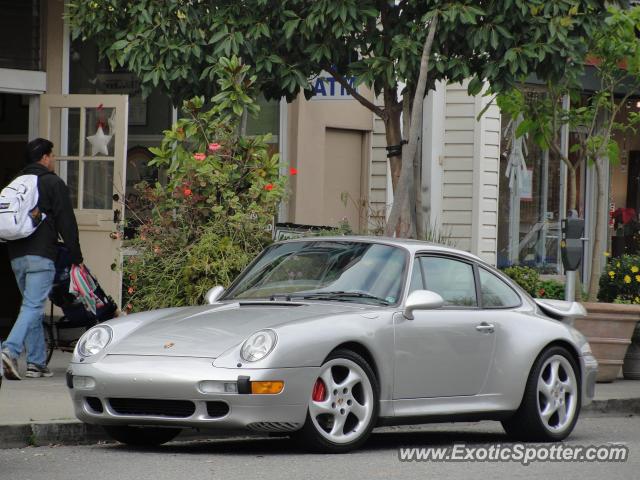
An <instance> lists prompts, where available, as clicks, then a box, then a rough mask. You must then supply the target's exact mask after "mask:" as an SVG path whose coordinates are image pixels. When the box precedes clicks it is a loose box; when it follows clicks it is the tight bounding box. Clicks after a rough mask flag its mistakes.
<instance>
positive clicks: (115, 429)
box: [102, 425, 182, 447]
mask: <svg viewBox="0 0 640 480" xmlns="http://www.w3.org/2000/svg"><path fill="white" fill-rule="evenodd" d="M102 428H104V430H105V431H106V432H107V434H108V435H109V436H110V437H111V438H113V439H114V440H117V441H118V442H120V443H124V444H127V445H131V446H135V447H155V446H158V445H162V444H163V443H167V442H170V441H171V440H173V439H174V438H176V436H178V434H179V433H180V432H181V431H182V429H181V428H163V427H130V426H112V425H111V426H106V425H104V426H103V427H102Z"/></svg>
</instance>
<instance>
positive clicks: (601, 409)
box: [581, 398, 640, 417]
mask: <svg viewBox="0 0 640 480" xmlns="http://www.w3.org/2000/svg"><path fill="white" fill-rule="evenodd" d="M581 413H582V414H584V415H585V416H586V417H597V416H605V415H609V416H613V415H618V416H619V415H625V416H626V415H640V398H609V399H607V400H593V401H592V402H591V404H589V405H587V406H586V407H584V408H583V409H582V412H581Z"/></svg>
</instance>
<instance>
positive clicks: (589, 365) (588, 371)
mask: <svg viewBox="0 0 640 480" xmlns="http://www.w3.org/2000/svg"><path fill="white" fill-rule="evenodd" d="M580 368H581V370H582V406H583V407H584V406H586V405H589V404H590V403H591V401H592V400H593V397H594V395H595V391H596V376H597V374H598V361H597V360H596V359H595V357H593V355H583V356H581V357H580Z"/></svg>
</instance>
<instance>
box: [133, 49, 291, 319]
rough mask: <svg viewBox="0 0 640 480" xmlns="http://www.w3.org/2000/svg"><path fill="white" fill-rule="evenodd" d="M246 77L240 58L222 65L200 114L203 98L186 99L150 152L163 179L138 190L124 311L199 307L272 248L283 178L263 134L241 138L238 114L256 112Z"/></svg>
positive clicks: (251, 82) (277, 158) (250, 79)
mask: <svg viewBox="0 0 640 480" xmlns="http://www.w3.org/2000/svg"><path fill="white" fill-rule="evenodd" d="M247 71H248V67H246V66H243V65H241V64H240V62H239V61H238V60H237V59H231V60H228V59H221V61H220V64H219V71H218V75H219V84H220V86H221V93H220V94H218V95H217V96H216V97H214V98H213V99H212V104H213V106H212V107H210V108H205V102H204V99H203V98H194V99H191V100H188V101H186V102H185V103H184V106H183V112H184V117H183V118H181V119H179V120H178V121H177V123H176V124H174V125H173V127H172V129H171V130H168V131H165V132H164V139H163V141H162V144H161V145H160V147H159V148H152V149H150V150H151V152H152V153H153V154H154V155H155V158H154V159H153V160H152V161H151V162H150V165H155V166H157V167H160V168H161V169H163V170H164V171H165V172H166V173H167V176H168V178H167V181H166V183H162V184H161V183H159V182H158V183H156V184H155V185H148V184H146V183H142V184H140V185H138V186H137V191H138V195H139V203H140V206H139V208H140V211H144V212H146V215H144V216H140V215H138V216H137V222H138V224H139V226H138V230H137V235H136V236H135V238H133V239H131V240H130V241H128V244H127V246H128V247H129V250H130V251H131V252H133V255H131V256H128V257H127V259H126V260H125V262H124V267H123V269H124V281H125V298H126V302H125V303H126V308H127V310H130V311H141V310H148V309H154V308H161V307H168V306H182V305H193V304H197V303H201V302H202V299H203V296H204V294H205V293H206V291H207V290H208V289H209V288H211V287H213V286H215V285H223V286H228V284H229V283H230V282H231V280H232V279H233V278H234V277H235V276H236V275H237V274H238V273H239V272H240V271H241V270H242V269H243V268H244V267H245V266H246V265H247V263H248V262H249V261H250V260H251V259H252V258H254V257H255V255H256V254H257V253H259V252H260V251H261V250H262V248H264V246H265V245H266V244H267V243H269V242H270V241H271V234H270V233H269V231H268V230H269V227H270V226H271V225H272V222H273V219H274V215H275V213H276V209H277V206H278V204H279V202H280V200H281V199H282V198H283V196H284V194H285V186H286V176H285V177H283V176H280V173H279V172H280V161H279V157H278V155H272V154H270V152H269V148H268V147H269V145H268V143H267V141H268V139H269V136H268V135H258V136H254V137H246V136H242V135H240V134H239V133H238V132H239V131H240V128H239V127H240V121H241V117H242V114H243V112H244V111H249V112H252V111H253V112H255V111H256V108H257V106H256V104H255V103H254V101H253V99H252V98H251V97H250V96H249V95H248V94H247V91H250V88H251V85H252V84H253V81H254V79H253V78H250V77H249V76H248V74H247ZM295 173H297V172H295ZM291 174H293V172H291ZM133 213H134V216H135V213H136V212H133Z"/></svg>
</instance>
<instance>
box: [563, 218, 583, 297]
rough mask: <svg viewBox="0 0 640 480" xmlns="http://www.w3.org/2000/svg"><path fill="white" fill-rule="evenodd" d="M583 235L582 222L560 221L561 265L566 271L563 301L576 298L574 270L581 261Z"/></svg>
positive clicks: (571, 219)
mask: <svg viewBox="0 0 640 480" xmlns="http://www.w3.org/2000/svg"><path fill="white" fill-rule="evenodd" d="M583 235H584V220H581V219H579V218H566V219H564V220H562V241H561V242H560V250H561V251H562V264H563V265H564V269H565V271H566V276H567V283H566V285H565V289H564V299H565V300H567V301H569V302H573V301H574V300H575V297H576V270H578V267H579V266H580V262H581V261H582V251H583V249H584V246H583V243H582V236H583Z"/></svg>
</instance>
